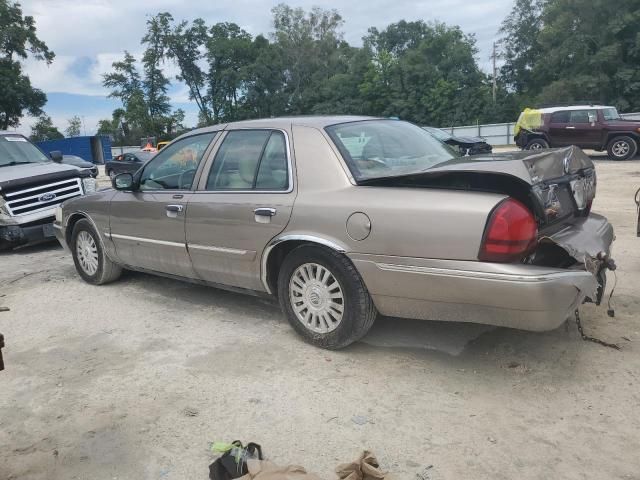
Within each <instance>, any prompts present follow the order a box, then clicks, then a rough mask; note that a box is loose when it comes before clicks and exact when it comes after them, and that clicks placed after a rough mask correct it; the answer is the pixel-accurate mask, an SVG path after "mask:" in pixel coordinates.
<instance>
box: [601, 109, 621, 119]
mask: <svg viewBox="0 0 640 480" xmlns="http://www.w3.org/2000/svg"><path fill="white" fill-rule="evenodd" d="M602 117H603V118H604V119H605V120H621V117H620V114H619V113H618V110H616V109H615V108H603V109H602Z"/></svg>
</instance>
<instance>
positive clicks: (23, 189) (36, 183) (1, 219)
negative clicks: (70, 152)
mask: <svg viewBox="0 0 640 480" xmlns="http://www.w3.org/2000/svg"><path fill="white" fill-rule="evenodd" d="M95 185H96V181H95V180H94V179H93V178H91V176H90V173H89V171H88V170H86V169H81V168H77V167H75V166H73V165H65V164H61V163H56V162H54V161H52V160H51V158H49V157H48V156H46V155H45V154H44V153H43V152H42V151H41V150H40V149H39V148H38V147H36V146H35V145H33V144H32V143H31V142H30V141H29V140H27V138H25V137H23V136H22V135H19V134H16V133H10V132H0V249H5V248H10V247H15V246H18V245H22V244H25V243H30V242H35V241H38V240H42V239H47V238H51V239H53V237H54V233H53V219H54V211H55V208H56V206H57V205H59V204H60V203H62V202H63V201H64V200H67V199H70V198H73V197H77V196H81V195H84V194H85V193H90V192H93V191H95Z"/></svg>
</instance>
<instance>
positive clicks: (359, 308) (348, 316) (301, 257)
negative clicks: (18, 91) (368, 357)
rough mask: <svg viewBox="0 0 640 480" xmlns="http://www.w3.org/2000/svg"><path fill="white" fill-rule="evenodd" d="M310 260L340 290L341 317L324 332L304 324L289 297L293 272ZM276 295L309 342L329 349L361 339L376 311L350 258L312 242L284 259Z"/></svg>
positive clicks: (295, 325) (341, 346)
mask: <svg viewBox="0 0 640 480" xmlns="http://www.w3.org/2000/svg"><path fill="white" fill-rule="evenodd" d="M309 263H313V264H317V265H320V266H322V267H324V268H325V269H326V270H328V271H329V272H330V274H331V275H333V277H334V278H335V279H336V280H337V282H338V284H339V287H340V288H341V289H342V292H343V304H342V306H343V313H342V319H341V320H340V322H339V323H338V325H337V327H335V329H334V330H332V331H330V332H327V333H318V332H315V331H313V330H312V329H310V328H308V327H307V326H306V325H304V324H303V323H302V320H299V319H298V317H297V316H296V313H295V312H294V308H293V304H292V303H293V302H292V300H291V298H290V290H289V288H290V282H291V278H292V275H293V274H294V272H296V270H297V269H298V268H299V267H300V266H302V265H304V264H309ZM278 298H279V300H280V306H281V307H282V310H283V311H284V313H285V314H286V316H287V320H288V321H289V323H290V324H291V326H292V327H293V328H294V330H295V331H296V332H298V333H299V334H300V335H301V336H302V338H304V339H305V341H307V342H309V343H311V344H312V345H315V346H317V347H321V348H326V349H330V350H337V349H339V348H343V347H346V346H347V345H350V344H351V343H353V342H356V341H358V340H360V339H361V338H362V337H364V336H365V335H366V334H367V332H368V331H369V329H370V328H371V326H372V325H373V322H374V321H375V319H376V317H377V315H378V311H377V310H376V307H375V305H374V304H373V301H372V300H371V296H370V295H369V292H368V291H367V287H366V286H365V285H364V282H363V281H362V278H361V277H360V274H359V273H358V271H357V270H356V268H355V267H354V266H353V264H352V263H351V261H350V260H349V259H348V258H347V257H345V256H344V255H342V254H340V253H338V252H335V251H333V250H331V249H328V248H324V247H319V246H315V245H302V246H300V247H298V248H296V249H294V250H293V251H292V252H291V253H289V255H287V257H286V258H285V259H284V261H283V263H282V266H281V267H280V272H279V274H278Z"/></svg>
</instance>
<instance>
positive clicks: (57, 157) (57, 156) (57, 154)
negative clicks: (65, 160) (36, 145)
mask: <svg viewBox="0 0 640 480" xmlns="http://www.w3.org/2000/svg"><path fill="white" fill-rule="evenodd" d="M49 156H50V157H51V160H53V161H54V162H56V163H62V152H61V151H60V150H54V151H52V152H50V153H49Z"/></svg>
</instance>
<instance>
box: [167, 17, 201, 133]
mask: <svg viewBox="0 0 640 480" xmlns="http://www.w3.org/2000/svg"><path fill="white" fill-rule="evenodd" d="M164 16H165V18H166V19H167V21H168V23H169V24H171V22H173V17H172V16H171V15H170V14H168V13H166V12H165V13H164ZM207 39H208V33H207V26H206V24H205V22H204V20H203V19H201V18H197V19H195V20H194V21H193V22H192V23H191V25H190V26H189V23H188V22H186V21H182V22H180V23H179V24H178V25H176V26H174V27H173V28H171V27H169V28H167V31H166V32H165V39H164V42H165V45H166V55H167V57H168V58H170V59H171V60H173V61H174V62H175V63H176V64H177V66H178V68H179V69H180V74H179V75H177V77H176V79H177V80H179V81H182V82H184V83H185V84H186V85H187V87H188V88H189V98H190V99H191V100H193V101H194V102H195V103H196V105H197V106H198V110H199V114H200V115H201V116H202V119H203V121H204V123H205V124H209V123H211V109H210V106H209V104H208V102H209V99H208V97H207V96H206V86H205V77H206V74H205V72H204V71H203V70H202V68H201V67H200V64H199V62H200V60H201V59H202V58H203V54H202V50H204V46H205V45H206V44H207Z"/></svg>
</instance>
